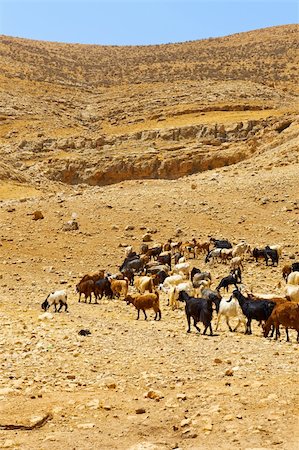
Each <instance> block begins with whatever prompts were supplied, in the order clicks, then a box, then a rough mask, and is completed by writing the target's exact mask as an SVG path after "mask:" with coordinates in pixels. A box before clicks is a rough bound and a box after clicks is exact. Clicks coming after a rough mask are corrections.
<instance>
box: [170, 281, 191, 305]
mask: <svg viewBox="0 0 299 450" xmlns="http://www.w3.org/2000/svg"><path fill="white" fill-rule="evenodd" d="M181 291H185V292H187V294H189V295H193V294H194V289H193V285H192V283H191V281H185V282H183V283H179V284H177V285H176V286H174V287H172V288H170V291H169V299H168V303H167V306H168V305H169V306H171V308H172V310H174V309H178V307H179V304H178V296H179V293H180V292H181Z"/></svg>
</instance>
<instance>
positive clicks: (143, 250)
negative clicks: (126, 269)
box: [140, 243, 148, 255]
mask: <svg viewBox="0 0 299 450" xmlns="http://www.w3.org/2000/svg"><path fill="white" fill-rule="evenodd" d="M147 251H148V244H145V243H143V244H141V245H140V254H141V255H144V254H145V253H146V252H147Z"/></svg>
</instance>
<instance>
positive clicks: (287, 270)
mask: <svg viewBox="0 0 299 450" xmlns="http://www.w3.org/2000/svg"><path fill="white" fill-rule="evenodd" d="M281 272H282V278H283V279H284V280H285V281H286V282H287V279H288V276H289V275H290V273H291V272H292V266H290V265H289V264H286V265H285V266H283V268H282V271H281Z"/></svg>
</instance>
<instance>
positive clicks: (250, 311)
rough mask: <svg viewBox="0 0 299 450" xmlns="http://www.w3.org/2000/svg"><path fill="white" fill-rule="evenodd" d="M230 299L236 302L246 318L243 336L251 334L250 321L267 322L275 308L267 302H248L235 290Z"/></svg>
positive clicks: (271, 303)
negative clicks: (234, 299)
mask: <svg viewBox="0 0 299 450" xmlns="http://www.w3.org/2000/svg"><path fill="white" fill-rule="evenodd" d="M230 298H231V299H233V298H236V299H237V300H238V302H239V304H240V306H241V309H242V312H243V314H244V315H245V316H246V318H247V324H246V330H245V334H252V330H251V322H252V320H257V321H258V322H261V321H262V320H264V321H266V320H268V319H269V317H270V315H271V313H272V311H273V309H274V306H275V303H273V302H270V301H267V300H255V301H252V300H249V299H248V298H247V297H245V296H244V295H243V294H242V293H241V292H240V291H239V290H237V289H236V290H235V291H233V293H232V295H231V297H230Z"/></svg>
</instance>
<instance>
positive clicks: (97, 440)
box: [0, 25, 299, 450]
mask: <svg viewBox="0 0 299 450" xmlns="http://www.w3.org/2000/svg"><path fill="white" fill-rule="evenodd" d="M297 31H298V27H296V26H293V25H290V26H285V27H276V28H271V29H265V30H257V31H256V32H251V33H242V34H239V35H234V36H228V37H226V38H221V39H212V40H206V41H198V42H192V43H183V44H174V45H169V46H155V47H150V48H147V47H138V48H133V47H129V48H121V47H111V48H110V47H97V46H80V45H66V44H56V43H46V42H34V41H28V40H24V39H17V38H10V37H5V36H2V37H1V40H0V60H1V65H2V67H3V68H4V70H3V72H2V73H1V74H0V77H1V83H0V100H1V111H0V119H1V122H0V123H1V127H0V149H1V162H0V223H1V231H0V244H1V245H0V252H1V259H0V286H1V295H0V324H1V330H2V333H1V334H0V355H1V357H0V366H1V370H0V402H1V408H0V448H11V449H24V450H33V449H39V450H40V449H50V450H51V449H53V450H56V449H58V448H60V449H65V450H66V449H76V450H77V449H78V450H79V449H80V450H81V449H95V448H102V449H105V450H106V449H121V450H123V449H126V450H127V449H130V450H167V449H175V448H180V449H182V450H191V449H194V450H195V449H196V450H197V449H207V450H214V449H216V448H217V449H218V448H219V449H223V450H226V449H234V450H239V449H240V450H245V449H247V450H249V449H260V450H262V449H264V450H265V449H268V450H270V449H271V450H272V449H279V450H297V449H298V442H299V433H298V430H299V426H298V383H297V380H298V344H297V343H296V332H295V331H293V330H291V331H290V337H291V342H290V343H287V342H286V341H285V334H284V332H282V336H281V339H280V340H278V341H274V340H271V339H265V338H263V337H262V332H261V329H260V328H259V327H258V326H257V324H256V323H255V324H254V328H253V331H254V333H253V335H252V336H245V335H244V334H243V330H242V329H240V330H239V331H238V332H236V333H230V332H229V331H228V330H227V327H226V324H225V322H223V323H221V326H220V330H218V332H217V333H216V334H215V336H214V337H210V336H202V335H201V334H196V333H195V332H194V331H192V333H191V334H190V335H187V334H186V319H185V313H184V310H183V308H181V309H180V310H177V311H171V310H170V309H169V307H167V297H166V295H164V294H163V295H162V297H161V306H162V320H161V321H160V322H155V321H154V320H153V314H152V313H151V312H150V313H149V316H150V317H149V320H148V321H144V320H143V319H142V320H139V321H136V311H135V310H134V308H133V307H132V306H127V305H126V303H125V302H123V301H122V300H112V301H109V300H106V299H104V300H102V301H101V302H100V303H99V304H98V305H94V304H91V305H89V304H85V303H80V304H79V303H78V296H77V294H76V293H75V285H76V283H77V282H78V280H79V279H80V277H81V276H82V275H84V274H85V273H88V272H93V271H95V270H97V269H99V268H104V269H106V270H108V271H110V272H115V271H116V270H117V269H118V266H119V264H120V263H121V261H122V260H123V258H124V246H126V245H128V244H131V245H133V246H134V248H135V249H136V251H138V249H139V246H140V243H141V242H142V236H143V234H144V233H145V232H147V231H150V232H151V235H152V239H153V241H152V243H153V244H154V243H155V242H157V243H162V242H165V241H166V240H167V239H168V238H170V237H172V238H173V239H178V238H179V239H181V240H187V239H190V238H192V237H195V238H197V239H206V238H208V237H210V236H215V237H225V238H228V239H230V240H231V241H232V242H233V243H237V242H238V241H239V240H240V239H245V240H247V241H248V242H249V243H250V244H251V245H253V246H255V245H256V246H263V245H266V244H282V245H283V257H282V259H281V261H280V263H279V265H278V267H272V266H269V267H266V266H265V265H264V264H263V263H261V262H259V263H256V262H255V261H254V260H253V259H251V258H248V259H247V260H246V262H245V269H244V275H243V277H244V284H245V285H246V286H248V287H249V288H251V289H253V291H254V292H258V291H262V292H277V293H279V294H283V293H284V285H285V284H284V281H283V279H282V276H281V269H282V266H283V265H284V264H285V263H289V262H294V261H299V248H298V242H299V231H298V230H299V228H298V225H299V215H298V211H299V209H298V208H299V196H298V193H299V178H298V173H299V160H298V156H299V137H298V136H299V122H298V117H297V115H296V113H297V107H298V103H297V102H298V71H297V70H296V67H298V64H297V63H298V61H297V60H296V52H295V50H296V47H297V46H298V42H297V38H296V36H297V34H296V33H297ZM212 56H213V57H212ZM228 57H229V58H230V63H228ZM211 61H212V62H211ZM296 64H297V66H296ZM188 68H189V69H188ZM187 69H188V70H187ZM35 211H41V212H42V215H43V217H44V218H43V219H41V220H33V218H34V215H33V213H34V212H35ZM74 214H75V216H76V217H77V220H78V223H79V230H77V231H64V229H63V226H64V224H65V223H66V222H67V221H69V220H70V219H71V218H72V217H74ZM191 263H192V264H193V265H194V266H196V267H200V268H201V269H202V268H209V269H210V270H211V271H212V274H213V286H216V285H217V283H218V281H219V279H220V278H221V277H222V276H224V275H226V274H227V272H228V268H227V266H226V265H224V264H215V265H214V266H213V265H212V266H208V265H206V264H205V263H204V257H202V258H200V259H197V260H194V261H193V260H191ZM63 288H66V289H67V290H68V296H69V301H68V303H69V311H70V312H69V313H68V314H67V313H64V312H63V313H60V314H54V313H53V312H51V311H50V315H46V316H44V315H43V314H42V310H41V307H40V305H41V303H42V301H43V300H44V299H45V298H46V296H47V295H48V293H49V292H51V291H53V290H56V289H63ZM213 326H214V327H215V318H214V321H213ZM81 329H89V330H90V332H91V334H90V335H89V336H80V335H79V334H78V332H79V331H80V330H81ZM43 419H44V422H42V423H41V426H40V428H39V427H35V424H38V422H39V421H40V420H43ZM3 425H25V426H27V429H10V430H4V429H3ZM30 427H31V428H32V427H33V429H30Z"/></svg>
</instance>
